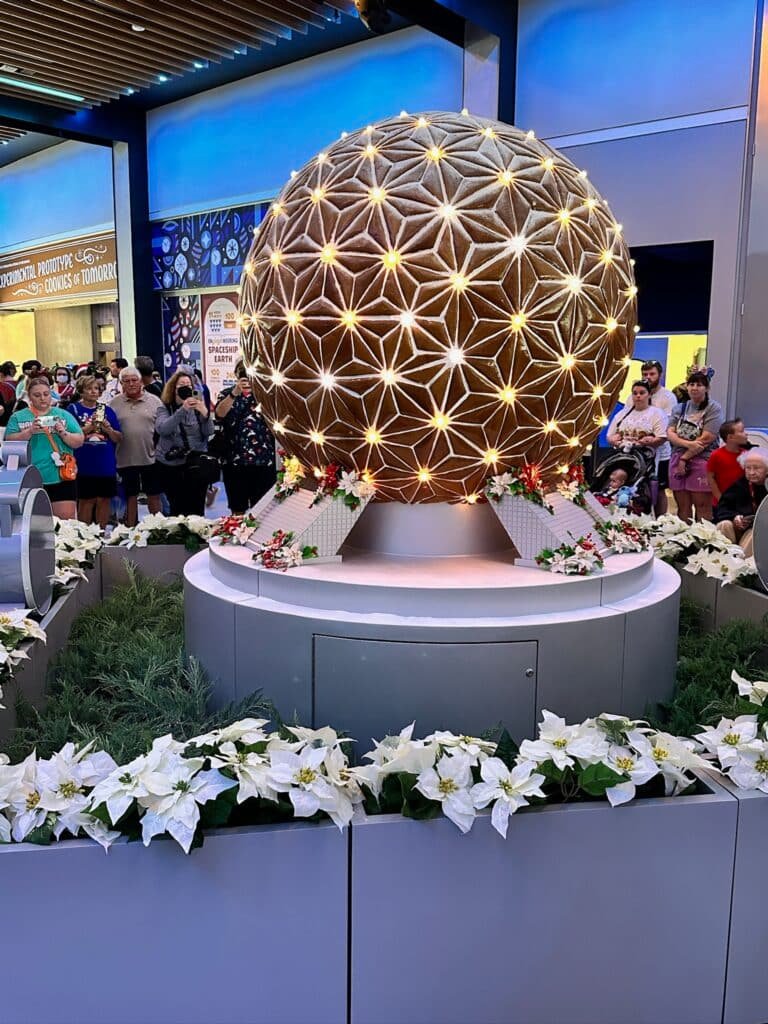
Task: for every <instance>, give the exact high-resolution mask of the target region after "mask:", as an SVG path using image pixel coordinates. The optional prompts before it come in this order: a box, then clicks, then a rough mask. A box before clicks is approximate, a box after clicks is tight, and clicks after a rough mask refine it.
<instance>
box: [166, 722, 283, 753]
mask: <svg viewBox="0 0 768 1024" xmlns="http://www.w3.org/2000/svg"><path fill="white" fill-rule="evenodd" d="M268 721H269V720H268V719H266V718H242V719H240V721H239V722H232V724H231V725H224V726H222V727H221V728H220V729H212V730H211V731H210V732H206V733H203V734H202V735H201V736H193V737H192V739H191V740H187V742H186V743H185V744H184V746H185V747H215V746H217V745H218V744H219V743H242V744H243V745H244V746H246V747H250V746H253V744H254V743H264V742H265V741H266V740H267V739H268V738H269V737H268V736H267V733H265V732H264V726H265V725H267V724H268Z"/></svg>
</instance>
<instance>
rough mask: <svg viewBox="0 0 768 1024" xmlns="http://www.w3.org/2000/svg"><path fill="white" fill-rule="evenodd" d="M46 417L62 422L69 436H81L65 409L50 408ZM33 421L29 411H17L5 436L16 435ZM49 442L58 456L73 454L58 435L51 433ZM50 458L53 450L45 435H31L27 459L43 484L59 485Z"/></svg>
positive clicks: (33, 417)
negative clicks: (36, 470)
mask: <svg viewBox="0 0 768 1024" xmlns="http://www.w3.org/2000/svg"><path fill="white" fill-rule="evenodd" d="M46 415H47V416H57V417H58V418H59V419H62V420H64V426H65V427H66V429H67V430H68V431H69V433H70V434H82V430H81V429H80V424H79V423H78V422H77V420H76V419H75V417H74V416H70V414H69V413H68V412H67V410H66V409H56V408H51V409H49V410H48V412H47V413H46ZM34 419H36V417H35V414H34V413H33V412H32V410H31V409H19V411H18V412H15V413H14V414H13V416H11V418H10V419H9V420H8V426H7V427H6V434H17V433H18V432H19V430H20V428H21V427H23V426H24V424H25V423H31V422H32V421H33V420H34ZM51 440H52V441H53V444H54V445H55V447H56V450H57V451H58V452H59V454H61V455H73V454H74V452H73V451H72V449H71V448H70V447H69V445H68V444H67V442H66V441H65V440H64V438H63V437H59V435H58V434H56V433H52V434H51ZM52 456H53V448H52V447H51V442H50V441H49V440H48V438H47V437H46V436H45V434H32V436H31V437H30V439H29V457H30V460H31V462H32V465H33V466H35V467H36V468H37V469H39V470H40V476H41V477H42V478H43V483H44V484H58V483H61V477H60V476H59V467H58V466H57V465H56V463H55V462H54V461H53V458H52Z"/></svg>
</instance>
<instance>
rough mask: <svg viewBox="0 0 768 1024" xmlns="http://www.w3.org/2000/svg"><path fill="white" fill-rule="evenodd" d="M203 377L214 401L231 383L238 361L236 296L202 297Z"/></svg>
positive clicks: (238, 334)
mask: <svg viewBox="0 0 768 1024" xmlns="http://www.w3.org/2000/svg"><path fill="white" fill-rule="evenodd" d="M201 303H202V326H203V367H204V368H203V378H204V379H205V383H206V384H207V385H208V387H209V388H210V390H211V399H212V400H213V401H214V402H215V401H216V400H217V399H218V397H219V395H220V393H221V391H222V390H223V389H224V388H227V387H229V386H230V385H231V384H234V381H235V364H236V363H237V361H238V359H239V358H240V326H239V324H238V321H237V295H236V294H234V293H229V294H227V295H215V294H212V295H203V296H201Z"/></svg>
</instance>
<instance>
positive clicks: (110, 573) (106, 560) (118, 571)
mask: <svg viewBox="0 0 768 1024" xmlns="http://www.w3.org/2000/svg"><path fill="white" fill-rule="evenodd" d="M193 554H195V552H192V551H187V549H186V548H185V547H184V545H183V544H153V545H151V546H149V547H146V548H121V547H118V546H117V545H115V546H114V547H109V546H106V547H103V548H102V549H101V552H100V559H101V579H102V596H103V597H105V598H106V597H109V595H110V594H111V593H112V591H113V590H114V589H115V587H120V586H123V585H124V584H126V583H127V582H128V570H127V563H131V564H133V565H135V566H136V570H137V572H138V573H139V575H141V576H148V577H150V578H151V579H157V580H162V582H163V583H175V582H177V581H178V580H180V579H181V575H182V572H183V571H184V565H185V564H186V562H187V561H188V559H190V558H191V557H192V555H193Z"/></svg>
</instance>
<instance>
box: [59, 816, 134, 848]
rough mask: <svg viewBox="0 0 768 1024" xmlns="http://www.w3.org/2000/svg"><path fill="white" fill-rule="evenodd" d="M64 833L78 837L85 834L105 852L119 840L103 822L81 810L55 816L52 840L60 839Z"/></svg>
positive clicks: (118, 836)
mask: <svg viewBox="0 0 768 1024" xmlns="http://www.w3.org/2000/svg"><path fill="white" fill-rule="evenodd" d="M65 832H69V833H70V835H72V836H78V835H80V833H81V832H85V834H86V835H87V836H88V837H89V838H90V839H93V840H94V841H95V842H97V843H98V844H99V846H101V847H102V848H103V849H104V850H105V851H108V850H109V848H110V846H111V845H112V843H114V841H115V840H116V839H119V838H120V833H119V832H114V831H113V830H112V829H110V828H109V826H108V825H105V824H104V822H103V821H100V820H99V819H98V818H94V817H93V815H91V814H88V813H87V812H86V811H81V810H70V811H65V812H62V813H61V814H59V815H58V816H57V819H56V824H55V825H54V828H53V835H54V838H56V839H61V837H62V835H63V834H64V833H65Z"/></svg>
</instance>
